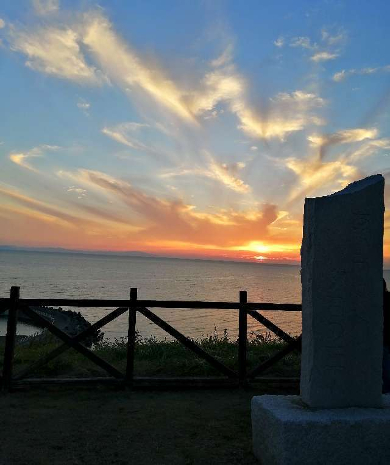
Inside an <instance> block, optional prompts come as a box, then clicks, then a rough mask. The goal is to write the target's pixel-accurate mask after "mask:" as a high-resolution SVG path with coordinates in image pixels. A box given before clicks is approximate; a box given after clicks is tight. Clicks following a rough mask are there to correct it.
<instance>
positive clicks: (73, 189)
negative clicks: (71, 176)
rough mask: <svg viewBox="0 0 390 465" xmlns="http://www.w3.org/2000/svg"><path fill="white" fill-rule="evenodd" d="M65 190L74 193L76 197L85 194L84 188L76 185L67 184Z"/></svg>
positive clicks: (79, 197)
mask: <svg viewBox="0 0 390 465" xmlns="http://www.w3.org/2000/svg"><path fill="white" fill-rule="evenodd" d="M66 192H71V193H75V194H76V195H77V198H78V199H82V198H83V197H85V196H86V195H87V190H86V189H82V188H81V187H76V186H69V187H68V188H67V189H66Z"/></svg>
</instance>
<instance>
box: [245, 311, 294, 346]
mask: <svg viewBox="0 0 390 465" xmlns="http://www.w3.org/2000/svg"><path fill="white" fill-rule="evenodd" d="M247 313H248V315H250V316H251V317H252V318H254V319H255V320H257V321H258V322H259V323H261V324H262V325H263V326H265V327H266V328H268V329H269V330H270V331H272V332H273V333H274V334H276V335H277V336H278V337H280V339H283V341H285V342H288V343H289V344H291V343H293V342H294V341H295V339H294V338H293V337H291V336H290V335H289V334H287V333H285V332H284V331H283V330H282V329H281V328H279V326H276V324H275V323H272V321H270V320H269V319H268V318H266V317H265V316H264V315H262V314H261V313H259V312H257V311H256V310H248V311H247Z"/></svg>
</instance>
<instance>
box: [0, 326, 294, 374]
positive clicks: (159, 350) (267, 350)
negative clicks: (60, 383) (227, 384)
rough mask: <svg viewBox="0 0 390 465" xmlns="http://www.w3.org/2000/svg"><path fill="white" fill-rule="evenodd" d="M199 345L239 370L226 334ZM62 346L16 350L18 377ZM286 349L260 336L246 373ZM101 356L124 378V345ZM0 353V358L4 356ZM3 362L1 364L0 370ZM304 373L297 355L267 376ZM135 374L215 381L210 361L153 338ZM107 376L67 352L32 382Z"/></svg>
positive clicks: (99, 350) (145, 342) (51, 343)
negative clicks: (41, 379) (119, 371)
mask: <svg viewBox="0 0 390 465" xmlns="http://www.w3.org/2000/svg"><path fill="white" fill-rule="evenodd" d="M197 342H198V344H199V345H200V346H201V347H202V348H203V349H204V350H206V351H207V352H209V353H210V354H211V355H213V356H214V357H216V358H217V359H218V360H220V361H221V362H222V363H224V364H225V365H227V366H228V367H230V368H232V369H233V370H237V369H238V367H237V352H238V346H237V342H236V341H231V340H230V339H229V337H228V335H227V334H224V336H222V337H221V336H219V337H218V336H212V337H208V338H204V339H201V340H199V341H197ZM58 344H59V342H58V340H56V339H55V338H54V337H52V336H49V337H48V338H46V339H45V340H44V341H42V340H38V341H37V340H34V339H31V340H30V341H29V342H27V343H26V342H25V343H24V344H20V343H19V344H18V345H17V347H16V351H15V361H14V363H15V365H14V372H15V373H17V371H18V370H20V369H21V368H23V367H25V366H27V365H29V364H30V363H32V362H34V361H36V360H38V359H39V358H40V357H41V356H43V355H45V354H46V353H48V352H49V351H51V350H52V349H53V348H54V347H56V346H57V345H58ZM283 347H284V343H283V342H281V341H279V340H275V339H271V338H270V337H262V336H258V337H257V338H253V339H251V340H250V341H249V343H248V355H247V360H248V362H247V364H248V370H250V369H251V368H254V367H255V366H257V365H258V364H259V363H261V362H262V361H264V360H266V359H267V358H269V357H270V356H271V355H272V354H274V353H276V352H277V351H278V350H280V349H281V348H283ZM93 350H94V351H95V353H96V354H97V355H99V356H100V357H102V358H104V359H105V360H107V361H108V362H110V363H111V364H113V365H114V366H115V367H117V368H118V369H119V370H121V371H122V372H123V371H124V370H125V366H126V342H125V341H124V340H120V341H116V342H114V343H113V342H102V343H100V344H98V345H96V346H94V348H93ZM1 352H2V351H1V349H0V353H1ZM1 363H2V361H0V364H1ZM299 370H300V357H299V354H298V353H296V352H293V353H291V354H289V355H288V356H287V357H285V358H284V359H282V360H281V361H280V362H279V363H278V364H276V365H275V366H273V367H271V368H270V369H269V370H268V371H267V372H266V373H265V374H266V375H267V376H283V377H298V376H299ZM135 374H136V375H138V376H164V375H165V376H217V375H219V373H218V372H217V371H215V369H214V368H212V367H211V366H210V365H209V364H208V363H207V362H206V361H204V360H203V359H200V358H199V357H197V356H196V355H195V354H193V353H192V352H191V351H189V350H188V349H186V348H184V347H183V346H182V345H181V344H180V343H178V342H176V341H158V340H156V339H154V338H149V339H141V338H138V340H137V344H136V351H135ZM102 375H105V372H103V371H102V370H101V369H100V368H99V367H97V366H96V365H94V364H92V363H91V362H89V361H88V360H87V359H86V358H85V357H83V356H82V355H80V354H79V353H77V352H76V351H74V350H73V349H70V350H68V351H67V352H65V353H64V354H62V355H61V356H60V357H59V358H56V359H55V360H53V361H52V362H50V363H49V364H48V365H46V366H44V367H42V368H40V369H39V370H38V371H36V372H35V373H34V376H38V377H41V376H50V377H53V376H80V377H89V376H102Z"/></svg>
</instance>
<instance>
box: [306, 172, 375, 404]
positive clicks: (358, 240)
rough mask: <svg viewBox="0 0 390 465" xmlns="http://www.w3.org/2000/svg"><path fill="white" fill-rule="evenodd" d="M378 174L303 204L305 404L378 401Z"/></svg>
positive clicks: (369, 402) (371, 402)
mask: <svg viewBox="0 0 390 465" xmlns="http://www.w3.org/2000/svg"><path fill="white" fill-rule="evenodd" d="M383 193H384V179H383V177H382V176H381V175H375V176H370V177H368V178H366V179H363V180H361V181H358V182H355V183H352V184H350V185H349V186H348V187H346V188H345V189H343V190H342V191H340V192H336V193H335V194H332V195H329V196H325V197H318V198H308V199H306V201H305V211H304V227H303V242H302V249H301V255H302V276H301V279H302V333H303V339H302V364H301V396H302V400H303V401H304V402H305V403H306V404H307V405H309V406H310V407H321V408H334V407H380V406H381V404H382V344H383V338H382V332H383V308H382V307H383V303H382V293H383V284H382V278H383V215H384V200H383Z"/></svg>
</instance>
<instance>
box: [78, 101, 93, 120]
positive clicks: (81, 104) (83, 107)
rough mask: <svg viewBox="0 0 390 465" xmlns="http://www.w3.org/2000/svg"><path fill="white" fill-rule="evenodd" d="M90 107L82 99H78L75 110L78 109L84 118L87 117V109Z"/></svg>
mask: <svg viewBox="0 0 390 465" xmlns="http://www.w3.org/2000/svg"><path fill="white" fill-rule="evenodd" d="M90 107H91V104H90V103H89V102H87V101H86V100H84V99H83V98H80V99H79V100H78V102H77V108H80V110H81V111H82V112H83V113H84V115H85V116H89V111H88V110H89V109H90Z"/></svg>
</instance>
